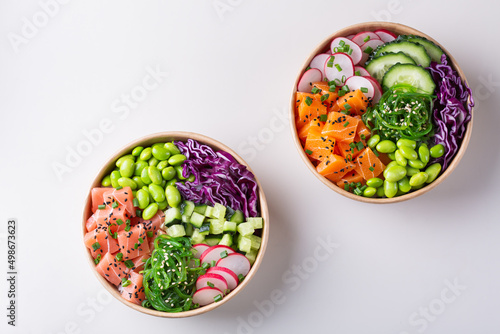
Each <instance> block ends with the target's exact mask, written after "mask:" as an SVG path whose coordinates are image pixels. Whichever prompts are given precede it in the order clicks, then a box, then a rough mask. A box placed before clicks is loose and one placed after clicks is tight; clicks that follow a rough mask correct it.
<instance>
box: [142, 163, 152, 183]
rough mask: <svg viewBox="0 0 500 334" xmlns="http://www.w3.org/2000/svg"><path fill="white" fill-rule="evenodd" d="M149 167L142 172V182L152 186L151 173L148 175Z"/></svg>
mask: <svg viewBox="0 0 500 334" xmlns="http://www.w3.org/2000/svg"><path fill="white" fill-rule="evenodd" d="M148 170H149V167H146V168H143V169H142V172H141V180H142V182H144V184H150V183H151V179H150V178H149V173H148Z"/></svg>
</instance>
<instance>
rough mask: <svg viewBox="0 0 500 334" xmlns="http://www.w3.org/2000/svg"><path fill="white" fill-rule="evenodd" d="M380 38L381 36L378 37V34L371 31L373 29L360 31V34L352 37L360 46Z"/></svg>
mask: <svg viewBox="0 0 500 334" xmlns="http://www.w3.org/2000/svg"><path fill="white" fill-rule="evenodd" d="M373 39H375V40H380V37H378V35H377V34H376V33H374V32H371V31H363V32H360V33H359V34H356V36H354V37H353V38H352V41H353V42H354V43H356V44H358V45H359V46H361V45H363V44H365V43H366V42H368V41H371V40H373Z"/></svg>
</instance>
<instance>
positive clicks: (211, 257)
mask: <svg viewBox="0 0 500 334" xmlns="http://www.w3.org/2000/svg"><path fill="white" fill-rule="evenodd" d="M224 252H226V253H227V254H232V253H234V250H233V249H232V248H231V247H227V246H223V245H215V246H212V247H209V248H207V250H206V251H204V252H203V254H201V256H200V260H201V263H208V264H211V263H212V261H215V262H217V261H219V259H220V258H221V257H222V256H223V253H224Z"/></svg>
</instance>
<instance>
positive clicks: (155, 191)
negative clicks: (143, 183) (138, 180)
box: [148, 183, 165, 202]
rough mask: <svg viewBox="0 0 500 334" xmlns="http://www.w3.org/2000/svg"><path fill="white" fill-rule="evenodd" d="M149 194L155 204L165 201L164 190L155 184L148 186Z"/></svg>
mask: <svg viewBox="0 0 500 334" xmlns="http://www.w3.org/2000/svg"><path fill="white" fill-rule="evenodd" d="M148 189H149V193H150V194H151V196H153V199H154V200H155V202H163V201H164V200H165V190H163V188H162V187H160V186H159V185H157V184H153V183H152V184H150V185H149V187H148Z"/></svg>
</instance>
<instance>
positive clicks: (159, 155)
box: [151, 144, 170, 161]
mask: <svg viewBox="0 0 500 334" xmlns="http://www.w3.org/2000/svg"><path fill="white" fill-rule="evenodd" d="M151 153H152V154H153V157H155V158H156V159H158V160H160V161H164V160H167V159H168V158H169V157H170V152H169V151H168V150H167V149H166V148H165V146H164V144H162V145H156V146H153V149H152V150H151Z"/></svg>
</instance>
